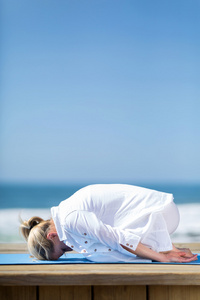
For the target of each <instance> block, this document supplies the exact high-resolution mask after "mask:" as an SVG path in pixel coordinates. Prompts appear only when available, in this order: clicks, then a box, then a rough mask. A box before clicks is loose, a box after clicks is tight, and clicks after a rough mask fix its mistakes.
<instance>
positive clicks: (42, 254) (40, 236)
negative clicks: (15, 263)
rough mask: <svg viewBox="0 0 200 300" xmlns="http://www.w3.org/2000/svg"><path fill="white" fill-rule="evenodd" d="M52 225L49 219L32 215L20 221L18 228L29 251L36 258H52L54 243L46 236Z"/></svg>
mask: <svg viewBox="0 0 200 300" xmlns="http://www.w3.org/2000/svg"><path fill="white" fill-rule="evenodd" d="M51 226H52V222H51V220H47V221H45V220H43V219H41V218H39V217H32V218H30V219H29V220H28V221H22V222H21V225H20V230H21V233H22V235H23V236H24V238H25V239H26V241H27V244H28V249H29V252H30V253H31V254H32V255H33V256H35V257H36V258H37V259H47V260H49V259H52V253H53V252H54V243H53V241H52V240H51V239H49V238H48V237H47V235H48V233H49V231H50V229H51Z"/></svg>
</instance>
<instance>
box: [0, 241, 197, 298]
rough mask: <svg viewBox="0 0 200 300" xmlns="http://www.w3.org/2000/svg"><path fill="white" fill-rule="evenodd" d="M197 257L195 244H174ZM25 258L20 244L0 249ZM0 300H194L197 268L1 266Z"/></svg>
mask: <svg viewBox="0 0 200 300" xmlns="http://www.w3.org/2000/svg"><path fill="white" fill-rule="evenodd" d="M178 246H181V247H190V248H191V249H192V250H193V252H194V253H197V252H200V244H190V245H188V244H178ZM9 252H10V253H19V252H20V253H25V252H27V249H26V245H25V244H0V253H9ZM0 299H1V300H4V299H6V300H7V299H9V300H12V299H15V300H18V299H19V300H23V299H31V300H43V299H44V300H47V299H48V300H51V299H53V300H57V299H59V300H64V299H67V300H71V299H73V300H79V299H80V300H85V299H87V300H92V299H93V300H101V299H102V300H111V299H112V300H114V299H117V300H120V299H133V300H134V299H137V300H140V299H141V300H144V299H145V300H146V299H148V300H168V299H170V300H171V299H172V300H173V299H174V300H179V299H181V300H184V299H187V300H190V299H191V300H196V299H198V300H199V299H200V266H198V265H196V266H195V265H184V264H182V265H149V264H146V265H145V264H144V265H142V264H110V265H109V264H105V265H104V264H96V265H86V264H85V265H81V264H80V265H78V264H77V265H24V266H23V265H19V266H12V265H10V266H0Z"/></svg>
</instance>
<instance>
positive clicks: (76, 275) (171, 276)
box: [0, 264, 200, 285]
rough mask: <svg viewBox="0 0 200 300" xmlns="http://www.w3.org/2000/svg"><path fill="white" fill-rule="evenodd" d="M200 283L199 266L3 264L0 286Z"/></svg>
mask: <svg viewBox="0 0 200 300" xmlns="http://www.w3.org/2000/svg"><path fill="white" fill-rule="evenodd" d="M144 283H145V284H146V285H200V268H199V266H197V265H196V266H195V265H149V264H144V265H142V264H135V265H134V264H116V265H115V264H105V265H104V264H94V265H86V264H83V265H66V264H64V265H27V266H22V265H20V266H0V285H144Z"/></svg>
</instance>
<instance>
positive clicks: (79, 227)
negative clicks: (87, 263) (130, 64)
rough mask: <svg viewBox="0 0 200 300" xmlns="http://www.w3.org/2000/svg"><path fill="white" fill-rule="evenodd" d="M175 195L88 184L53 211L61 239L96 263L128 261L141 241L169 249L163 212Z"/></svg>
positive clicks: (120, 185) (132, 258)
mask: <svg viewBox="0 0 200 300" xmlns="http://www.w3.org/2000/svg"><path fill="white" fill-rule="evenodd" d="M172 202H173V195H172V194H167V193H162V192H158V191H154V190H150V189H146V188H142V187H137V186H132V185H125V184H97V185H90V186H86V187H84V188H82V189H80V190H79V191H77V192H76V193H75V194H73V195H72V196H71V197H70V198H68V199H66V200H64V201H62V202H61V203H60V204H59V206H57V207H52V208H51V214H52V218H53V221H54V223H55V226H56V230H57V233H58V236H59V239H60V240H61V241H64V242H65V243H66V245H67V246H69V247H71V248H72V249H73V250H75V251H77V252H79V253H83V254H84V255H85V256H86V257H87V258H88V259H90V260H92V261H96V262H102V261H104V262H117V261H130V260H134V259H136V256H135V255H134V254H132V253H130V252H128V251H126V250H125V249H123V248H122V246H121V245H120V244H122V245H125V246H126V247H128V248H130V249H132V250H135V249H136V248H137V245H138V243H139V242H141V243H143V244H144V245H146V246H147V247H149V248H151V249H153V250H155V251H157V252H160V251H168V250H171V249H172V243H171V239H170V236H169V233H168V230H167V226H166V222H165V219H164V217H163V215H162V211H163V210H164V209H165V207H166V206H167V205H168V204H170V203H172Z"/></svg>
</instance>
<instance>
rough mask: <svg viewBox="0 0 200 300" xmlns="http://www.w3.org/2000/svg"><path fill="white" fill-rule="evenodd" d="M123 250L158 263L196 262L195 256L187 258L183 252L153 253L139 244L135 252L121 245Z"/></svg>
mask: <svg viewBox="0 0 200 300" xmlns="http://www.w3.org/2000/svg"><path fill="white" fill-rule="evenodd" d="M121 246H122V247H123V248H124V249H125V250H127V251H129V252H131V253H133V254H135V255H137V256H140V257H143V258H148V259H151V260H155V261H160V262H190V261H193V260H197V255H193V254H192V256H190V257H187V254H186V253H185V252H183V251H180V252H177V251H173V250H172V251H167V252H155V251H153V250H152V249H149V248H148V247H146V246H144V245H143V244H142V243H139V244H138V246H137V248H136V250H135V251H134V250H132V249H130V248H127V247H126V246H124V245H121Z"/></svg>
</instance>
